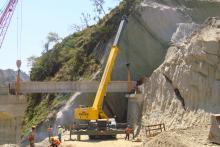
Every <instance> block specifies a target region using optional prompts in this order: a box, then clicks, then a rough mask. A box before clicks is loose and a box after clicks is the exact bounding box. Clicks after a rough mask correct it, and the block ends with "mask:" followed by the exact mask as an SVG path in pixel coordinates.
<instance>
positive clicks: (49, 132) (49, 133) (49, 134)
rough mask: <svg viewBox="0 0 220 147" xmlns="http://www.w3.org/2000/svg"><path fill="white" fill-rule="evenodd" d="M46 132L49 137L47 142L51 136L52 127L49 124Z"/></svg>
mask: <svg viewBox="0 0 220 147" xmlns="http://www.w3.org/2000/svg"><path fill="white" fill-rule="evenodd" d="M47 132H48V137H49V142H50V138H51V137H53V128H52V127H51V125H50V126H49V128H48V129H47Z"/></svg>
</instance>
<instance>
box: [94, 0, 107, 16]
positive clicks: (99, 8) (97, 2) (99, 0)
mask: <svg viewBox="0 0 220 147" xmlns="http://www.w3.org/2000/svg"><path fill="white" fill-rule="evenodd" d="M90 1H91V2H92V3H93V6H94V7H95V12H97V13H98V14H99V15H101V14H104V15H105V14H106V13H105V10H104V7H103V5H104V4H105V0H90Z"/></svg>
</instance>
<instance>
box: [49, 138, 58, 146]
mask: <svg viewBox="0 0 220 147" xmlns="http://www.w3.org/2000/svg"><path fill="white" fill-rule="evenodd" d="M50 142H51V144H50V146H49V147H58V146H59V145H60V141H59V139H57V138H54V137H51V138H50Z"/></svg>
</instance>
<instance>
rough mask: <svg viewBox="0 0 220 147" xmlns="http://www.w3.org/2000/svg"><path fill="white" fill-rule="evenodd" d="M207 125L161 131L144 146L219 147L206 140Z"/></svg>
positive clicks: (208, 127)
mask: <svg viewBox="0 0 220 147" xmlns="http://www.w3.org/2000/svg"><path fill="white" fill-rule="evenodd" d="M209 129H210V126H209V125H205V126H200V127H194V128H187V129H178V130H172V131H167V132H163V133H161V134H159V135H157V136H156V137H154V138H151V139H150V140H149V141H148V142H146V143H145V144H144V147H219V145H217V144H213V143H211V142H209V140H208V134H209Z"/></svg>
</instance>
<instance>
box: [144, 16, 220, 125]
mask: <svg viewBox="0 0 220 147" xmlns="http://www.w3.org/2000/svg"><path fill="white" fill-rule="evenodd" d="M219 69H220V20H219V18H209V19H208V20H207V21H206V22H205V24H204V25H203V26H202V28H201V29H200V30H199V31H196V32H194V33H193V34H192V36H190V37H189V38H187V39H186V40H185V42H182V43H179V44H178V45H177V44H175V45H174V46H171V47H170V48H169V49H168V52H167V54H166V58H165V61H164V62H163V64H162V65H160V67H158V68H157V69H156V70H155V71H154V72H153V74H152V75H151V76H150V77H149V78H147V79H146V82H145V94H144V97H145V100H144V110H143V118H142V120H143V122H142V124H143V125H147V124H155V123H159V122H163V123H165V124H166V126H167V128H168V129H173V128H185V127H190V126H194V125H201V124H207V123H208V122H209V121H210V117H209V114H210V113H220V111H219V106H218V104H219V103H220V100H219V95H220V93H219V84H220V81H219V80H220V78H219V76H220V75H219V73H220V71H219Z"/></svg>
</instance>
